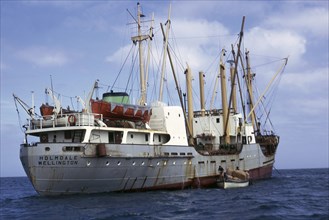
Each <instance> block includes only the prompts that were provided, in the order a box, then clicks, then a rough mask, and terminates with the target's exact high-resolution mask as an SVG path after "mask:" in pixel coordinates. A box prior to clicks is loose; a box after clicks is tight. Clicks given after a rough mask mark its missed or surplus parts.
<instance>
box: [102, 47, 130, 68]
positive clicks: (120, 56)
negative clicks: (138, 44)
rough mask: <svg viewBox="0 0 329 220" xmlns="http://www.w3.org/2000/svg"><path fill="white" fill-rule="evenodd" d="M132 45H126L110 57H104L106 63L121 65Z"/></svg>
mask: <svg viewBox="0 0 329 220" xmlns="http://www.w3.org/2000/svg"><path fill="white" fill-rule="evenodd" d="M131 47H132V45H126V46H124V47H120V48H119V49H118V50H117V51H115V52H114V53H113V54H112V55H109V56H106V57H105V61H106V62H116V63H119V64H121V63H122V62H123V61H124V59H125V57H126V56H127V55H128V54H129V51H130V49H131Z"/></svg>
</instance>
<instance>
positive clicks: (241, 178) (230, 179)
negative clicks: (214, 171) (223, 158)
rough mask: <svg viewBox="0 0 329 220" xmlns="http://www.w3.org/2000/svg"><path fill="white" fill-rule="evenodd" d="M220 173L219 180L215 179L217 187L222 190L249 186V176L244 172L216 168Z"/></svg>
mask: <svg viewBox="0 0 329 220" xmlns="http://www.w3.org/2000/svg"><path fill="white" fill-rule="evenodd" d="M218 171H219V172H220V174H219V178H218V179H217V186H218V187H219V188H222V189H231V188H241V187H247V186H249V174H248V172H246V171H241V170H238V169H237V170H234V171H231V170H229V169H228V170H227V171H226V172H224V169H223V168H222V167H221V166H220V167H219V168H218Z"/></svg>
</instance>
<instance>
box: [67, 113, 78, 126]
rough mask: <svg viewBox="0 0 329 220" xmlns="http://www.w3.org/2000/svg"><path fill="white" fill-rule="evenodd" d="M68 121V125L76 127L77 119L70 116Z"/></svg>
mask: <svg viewBox="0 0 329 220" xmlns="http://www.w3.org/2000/svg"><path fill="white" fill-rule="evenodd" d="M67 121H68V123H69V124H70V125H71V126H72V125H75V122H76V121H77V119H76V117H75V116H74V115H70V116H69V117H68V118H67Z"/></svg>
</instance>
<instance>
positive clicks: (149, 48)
mask: <svg viewBox="0 0 329 220" xmlns="http://www.w3.org/2000/svg"><path fill="white" fill-rule="evenodd" d="M153 21H154V13H152V20H151V27H150V31H149V38H150V41H149V42H148V47H147V58H146V59H147V60H146V70H145V82H144V86H145V90H146V87H147V83H148V76H149V65H150V56H151V49H152V43H151V40H152V38H153ZM146 96H147V92H145V101H146V100H147V97H146Z"/></svg>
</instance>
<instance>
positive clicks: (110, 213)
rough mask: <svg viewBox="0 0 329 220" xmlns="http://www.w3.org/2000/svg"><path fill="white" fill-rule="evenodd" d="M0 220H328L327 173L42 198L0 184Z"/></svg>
mask: <svg viewBox="0 0 329 220" xmlns="http://www.w3.org/2000/svg"><path fill="white" fill-rule="evenodd" d="M0 190H1V191H0V197H1V198H0V206H1V207H0V219H326V220H327V219H329V169H327V168H325V169H296V170H274V171H273V177H272V178H271V179H268V180H264V181H257V182H254V183H253V184H252V185H250V186H249V187H246V188H238V189H228V190H223V189H217V188H211V189H186V190H177V191H152V192H135V193H102V194H90V195H72V196H57V197H43V196H39V195H38V194H37V193H36V192H35V191H34V189H33V187H32V185H31V183H30V182H29V180H28V179H27V178H26V177H8V178H1V186H0Z"/></svg>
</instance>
